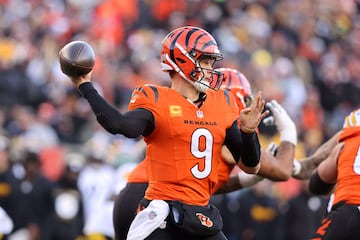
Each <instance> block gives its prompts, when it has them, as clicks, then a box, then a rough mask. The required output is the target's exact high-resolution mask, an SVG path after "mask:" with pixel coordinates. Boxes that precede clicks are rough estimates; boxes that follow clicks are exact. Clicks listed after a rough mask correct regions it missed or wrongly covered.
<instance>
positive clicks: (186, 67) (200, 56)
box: [70, 26, 268, 240]
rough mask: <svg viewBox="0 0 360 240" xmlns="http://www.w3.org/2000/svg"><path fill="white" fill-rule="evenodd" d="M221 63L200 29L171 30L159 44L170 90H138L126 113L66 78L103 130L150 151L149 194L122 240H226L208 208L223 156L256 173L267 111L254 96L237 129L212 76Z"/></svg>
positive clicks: (82, 81) (232, 109)
mask: <svg viewBox="0 0 360 240" xmlns="http://www.w3.org/2000/svg"><path fill="white" fill-rule="evenodd" d="M222 57H223V56H222V54H221V53H220V51H219V49H218V46H217V43H216V41H215V39H214V38H213V36H212V35H211V34H209V33H208V32H207V31H205V30H204V29H201V28H197V27H192V26H186V27H181V28H178V29H175V30H174V31H172V32H170V33H169V34H168V35H167V36H166V37H165V38H164V40H163V41H162V53H161V65H162V70H163V71H165V72H168V73H169V76H170V78H171V86H170V88H168V87H163V86H155V85H149V84H145V85H143V86H140V87H138V88H136V89H135V90H134V92H133V94H132V98H131V100H130V103H129V111H128V112H126V113H120V112H119V111H118V110H117V109H116V108H114V107H113V106H111V105H110V104H109V103H107V102H106V101H105V100H104V98H103V97H101V96H100V95H99V94H98V92H97V91H96V89H95V88H94V87H93V85H92V83H91V72H90V73H89V74H87V75H84V76H81V77H70V78H71V80H72V82H73V83H74V84H75V85H76V86H77V87H78V88H79V90H80V92H81V94H82V96H83V97H84V98H85V99H86V100H87V101H88V102H89V104H90V106H91V108H92V110H93V112H94V114H95V115H96V117H97V121H98V122H99V123H100V124H101V125H102V126H103V127H104V129H106V130H107V131H108V132H110V133H112V134H123V135H124V136H127V137H130V138H136V137H139V136H143V137H144V140H145V142H146V143H147V147H146V159H145V161H147V165H146V170H147V175H148V178H149V181H148V182H149V186H148V188H147V190H146V192H145V197H144V199H142V200H143V201H142V205H141V207H142V208H141V211H140V212H138V214H137V215H136V217H135V219H134V221H133V222H132V225H131V226H130V230H129V233H128V236H127V239H129V240H130V239H145V238H146V239H189V238H191V239H226V237H225V236H224V234H223V233H222V231H221V230H222V219H221V216H220V214H219V212H218V210H217V209H216V208H215V207H214V206H212V205H210V204H209V200H210V196H211V193H212V188H213V186H214V185H215V184H216V182H217V178H218V171H217V169H218V165H219V162H220V161H221V149H222V146H223V144H224V145H225V146H226V147H227V148H228V149H229V151H230V152H231V154H232V155H233V158H234V159H235V162H236V163H239V162H240V163H241V164H240V165H241V167H242V169H243V170H244V171H246V172H247V173H257V172H258V171H259V168H260V144H259V140H258V137H257V133H256V129H257V127H258V124H259V123H260V121H261V120H262V119H263V118H264V117H266V116H267V115H268V111H265V112H263V109H264V105H265V101H264V100H262V97H261V92H258V93H257V94H256V97H255V99H254V101H253V102H252V104H251V105H250V106H249V107H247V108H245V109H243V110H242V111H241V114H240V121H241V127H240V129H239V128H238V118H239V112H238V106H237V104H236V100H235V98H234V97H233V96H232V95H231V94H228V93H227V92H226V91H224V90H222V89H220V90H219V88H220V86H221V83H222V80H223V75H222V74H221V73H220V72H218V71H215V70H214V69H213V65H214V63H215V61H218V60H221V59H222ZM183 209H189V210H190V211H193V212H196V214H187V213H189V211H183ZM179 216H181V218H179ZM165 219H166V221H164V220H165ZM199 219H201V221H199ZM144 221H146V224H144Z"/></svg>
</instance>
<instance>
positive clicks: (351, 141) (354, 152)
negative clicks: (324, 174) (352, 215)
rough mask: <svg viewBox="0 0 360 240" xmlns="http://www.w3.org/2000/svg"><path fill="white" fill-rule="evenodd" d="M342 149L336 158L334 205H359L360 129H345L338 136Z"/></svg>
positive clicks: (357, 127)
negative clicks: (340, 203)
mask: <svg viewBox="0 0 360 240" xmlns="http://www.w3.org/2000/svg"><path fill="white" fill-rule="evenodd" d="M339 142H344V147H343V149H342V150H341V151H340V153H339V156H338V166H337V169H338V176H337V185H336V189H335V194H334V204H336V203H338V202H340V201H346V202H347V203H349V204H360V144H359V143H360V127H359V126H356V127H346V128H344V129H343V131H342V133H341V134H340V136H339Z"/></svg>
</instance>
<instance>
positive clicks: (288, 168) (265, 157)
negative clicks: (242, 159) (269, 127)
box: [258, 141, 295, 181]
mask: <svg viewBox="0 0 360 240" xmlns="http://www.w3.org/2000/svg"><path fill="white" fill-rule="evenodd" d="M294 152H295V146H294V145H293V144H292V143H290V142H287V141H283V142H281V143H280V145H279V147H278V148H277V151H276V157H274V156H273V155H272V154H271V153H270V152H268V151H262V152H261V167H260V170H259V173H258V175H259V176H262V177H265V178H268V179H270V180H272V181H287V180H288V179H289V178H290V177H291V172H292V169H293V159H294Z"/></svg>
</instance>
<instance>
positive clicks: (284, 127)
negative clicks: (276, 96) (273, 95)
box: [264, 100, 297, 145]
mask: <svg viewBox="0 0 360 240" xmlns="http://www.w3.org/2000/svg"><path fill="white" fill-rule="evenodd" d="M266 106H267V107H268V108H269V109H270V110H271V112H272V113H273V116H272V117H268V118H266V119H264V124H265V125H270V124H272V123H274V124H275V126H276V127H277V130H278V131H279V134H280V141H288V142H290V143H292V144H294V145H296V143H297V132H296V126H295V123H294V122H293V120H292V119H291V118H290V116H289V115H288V114H287V112H286V111H285V109H284V108H283V107H282V106H281V105H280V104H279V103H278V102H277V101H276V100H271V101H270V102H268V103H266Z"/></svg>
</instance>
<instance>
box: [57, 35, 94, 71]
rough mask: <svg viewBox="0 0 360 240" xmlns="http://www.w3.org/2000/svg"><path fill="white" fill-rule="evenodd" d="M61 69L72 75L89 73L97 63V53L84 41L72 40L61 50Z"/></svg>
mask: <svg viewBox="0 0 360 240" xmlns="http://www.w3.org/2000/svg"><path fill="white" fill-rule="evenodd" d="M59 61H60V68H61V71H62V72H63V73H64V74H66V75H68V76H71V77H79V76H82V75H85V74H87V73H89V72H90V71H91V70H92V69H93V68H94V65H95V53H94V50H93V49H92V47H91V46H90V45H89V44H88V43H86V42H84V41H72V42H69V43H68V44H66V45H65V46H64V47H63V48H61V49H60V51H59Z"/></svg>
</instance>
